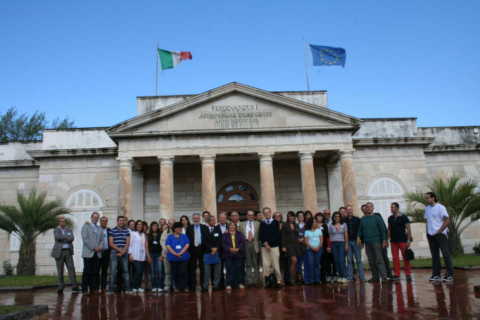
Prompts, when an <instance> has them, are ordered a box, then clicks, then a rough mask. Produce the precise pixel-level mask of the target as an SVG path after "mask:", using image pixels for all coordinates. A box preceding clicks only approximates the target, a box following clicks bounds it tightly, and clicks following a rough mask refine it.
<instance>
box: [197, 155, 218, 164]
mask: <svg viewBox="0 0 480 320" xmlns="http://www.w3.org/2000/svg"><path fill="white" fill-rule="evenodd" d="M215 157H216V155H214V154H201V155H200V160H201V161H202V164H203V163H204V164H209V163H215Z"/></svg>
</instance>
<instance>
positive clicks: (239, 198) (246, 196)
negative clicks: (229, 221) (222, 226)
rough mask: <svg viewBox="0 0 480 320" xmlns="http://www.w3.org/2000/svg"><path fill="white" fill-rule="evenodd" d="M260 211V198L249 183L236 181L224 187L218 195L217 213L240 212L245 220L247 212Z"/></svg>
mask: <svg viewBox="0 0 480 320" xmlns="http://www.w3.org/2000/svg"><path fill="white" fill-rule="evenodd" d="M249 209H251V210H255V211H257V210H258V196H257V192H256V191H255V189H254V188H253V187H252V186H251V185H249V184H248V183H245V182H241V181H234V182H230V183H228V184H226V185H224V186H223V187H222V188H220V191H218V193H217V211H218V212H222V211H226V212H231V211H238V212H239V213H240V218H241V219H242V220H244V219H245V215H246V213H247V210H249Z"/></svg>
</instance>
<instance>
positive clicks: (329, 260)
mask: <svg viewBox="0 0 480 320" xmlns="http://www.w3.org/2000/svg"><path fill="white" fill-rule="evenodd" d="M321 270H322V272H321V274H320V277H321V281H322V282H325V281H326V280H327V277H333V276H334V275H335V263H334V261H333V253H331V252H328V251H326V250H324V251H323V257H322V260H321Z"/></svg>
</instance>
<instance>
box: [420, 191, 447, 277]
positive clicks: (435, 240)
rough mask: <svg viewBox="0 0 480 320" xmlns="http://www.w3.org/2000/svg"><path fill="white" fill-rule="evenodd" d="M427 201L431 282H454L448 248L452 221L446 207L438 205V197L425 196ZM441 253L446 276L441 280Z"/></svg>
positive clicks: (426, 215)
mask: <svg viewBox="0 0 480 320" xmlns="http://www.w3.org/2000/svg"><path fill="white" fill-rule="evenodd" d="M425 200H426V201H427V202H428V206H426V207H425V220H427V239H428V245H429V247H430V252H431V254H432V276H431V277H430V279H429V280H430V281H442V280H443V281H446V282H450V281H453V264H452V258H451V256H450V249H449V247H448V224H449V223H450V219H449V217H448V212H447V209H446V208H445V206H443V205H442V204H440V203H438V199H437V196H436V195H435V193H433V192H427V193H426V194H425ZM440 251H441V252H442V256H443V260H444V261H445V267H446V269H447V273H446V275H445V276H444V277H443V278H441V269H442V262H441V261H440Z"/></svg>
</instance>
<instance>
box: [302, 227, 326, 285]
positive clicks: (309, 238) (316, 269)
mask: <svg viewBox="0 0 480 320" xmlns="http://www.w3.org/2000/svg"><path fill="white" fill-rule="evenodd" d="M305 245H306V246H307V253H306V255H305V276H304V281H305V284H317V283H320V265H321V259H322V253H323V234H322V229H321V226H320V225H319V224H318V222H317V220H313V221H312V226H311V228H310V229H308V230H306V231H305Z"/></svg>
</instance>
